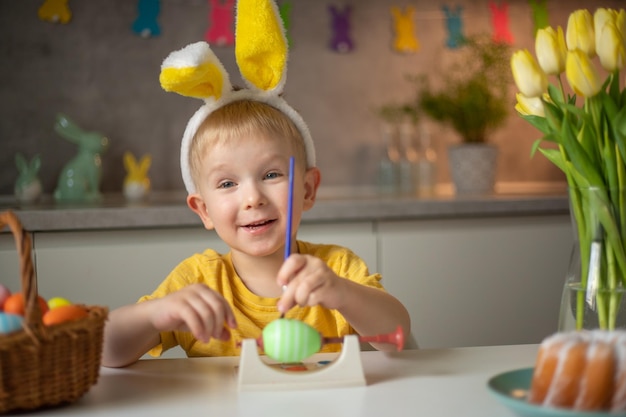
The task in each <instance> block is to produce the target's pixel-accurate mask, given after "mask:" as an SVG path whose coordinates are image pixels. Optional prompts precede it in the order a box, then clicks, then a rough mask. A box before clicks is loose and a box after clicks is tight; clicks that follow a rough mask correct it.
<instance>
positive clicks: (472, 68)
mask: <svg viewBox="0 0 626 417" xmlns="http://www.w3.org/2000/svg"><path fill="white" fill-rule="evenodd" d="M460 49H461V50H460V51H459V53H460V56H459V59H458V60H457V61H456V62H455V63H454V64H452V65H451V66H450V67H449V68H447V69H446V70H445V71H444V72H443V73H442V74H441V88H440V89H438V90H435V89H434V88H433V87H432V85H431V83H430V80H429V79H428V77H426V76H418V77H413V81H415V82H416V83H417V85H418V95H417V99H416V101H417V102H416V107H417V108H418V109H420V110H421V111H422V112H423V113H424V114H426V115H427V116H429V117H430V118H431V119H433V120H435V121H437V122H440V123H444V124H446V125H448V126H450V127H452V128H453V129H454V130H455V131H456V132H457V133H458V134H459V136H460V137H461V140H462V143H461V144H460V145H455V146H450V147H449V150H448V157H449V161H450V169H451V174H452V180H453V182H454V184H455V187H456V191H457V193H461V194H467V193H487V192H491V191H493V186H494V183H495V168H496V159H497V153H498V152H497V148H496V147H495V146H494V145H492V144H489V143H488V139H489V135H490V133H491V132H492V131H493V130H494V129H496V128H498V127H500V126H501V125H502V124H503V123H504V122H505V121H506V118H507V116H508V114H509V107H510V106H511V103H512V102H511V100H510V99H509V93H508V90H509V85H510V81H511V80H510V69H509V59H510V55H511V54H510V47H509V46H508V45H507V44H505V43H498V42H494V41H492V40H491V38H490V37H488V36H487V35H477V36H474V37H468V38H466V40H465V42H464V44H463V45H462V46H461V48H460Z"/></svg>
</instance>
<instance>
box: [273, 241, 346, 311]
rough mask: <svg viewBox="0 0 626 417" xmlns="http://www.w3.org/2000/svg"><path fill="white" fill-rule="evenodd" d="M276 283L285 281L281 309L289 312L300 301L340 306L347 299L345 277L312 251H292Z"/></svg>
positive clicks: (328, 306) (332, 306) (279, 303)
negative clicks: (309, 252) (302, 253)
mask: <svg viewBox="0 0 626 417" xmlns="http://www.w3.org/2000/svg"><path fill="white" fill-rule="evenodd" d="M277 283H278V285H279V286H283V285H286V287H285V292H284V293H283V295H282V296H281V298H280V301H279V302H278V310H279V311H280V312H282V313H284V312H287V311H288V310H289V309H291V308H292V307H293V306H295V305H296V304H298V305H299V306H301V307H304V306H311V307H312V306H316V305H318V304H319V305H322V306H324V307H326V308H329V309H339V308H340V307H341V302H342V300H343V299H344V297H343V292H344V288H345V285H344V284H345V280H344V279H342V278H340V277H338V276H337V274H335V272H333V270H332V269H330V268H329V267H328V265H326V263H324V262H323V261H322V260H321V259H319V258H316V257H315V256H311V255H300V254H296V253H294V254H292V255H291V256H289V258H287V260H286V261H285V263H284V264H283V266H282V267H281V268H280V271H278V277H277Z"/></svg>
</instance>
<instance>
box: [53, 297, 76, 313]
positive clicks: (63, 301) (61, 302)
mask: <svg viewBox="0 0 626 417" xmlns="http://www.w3.org/2000/svg"><path fill="white" fill-rule="evenodd" d="M70 304H72V302H71V301H70V300H68V299H67V298H63V297H52V298H50V299H49V300H48V307H49V308H50V310H52V309H54V308H57V307H61V306H68V305H70Z"/></svg>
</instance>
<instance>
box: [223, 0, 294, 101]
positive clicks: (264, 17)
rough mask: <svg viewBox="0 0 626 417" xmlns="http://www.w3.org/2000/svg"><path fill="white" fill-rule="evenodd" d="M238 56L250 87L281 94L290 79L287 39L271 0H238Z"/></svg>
mask: <svg viewBox="0 0 626 417" xmlns="http://www.w3.org/2000/svg"><path fill="white" fill-rule="evenodd" d="M235 39H236V42H235V56H236V58H237V65H238V66H239V71H240V72H241V75H242V77H243V79H244V81H245V82H246V84H247V85H248V87H250V88H256V89H259V90H261V91H268V92H270V91H271V92H272V93H275V94H280V93H281V92H282V90H283V87H284V86H285V81H286V79H287V50H288V49H287V46H288V45H287V37H286V36H285V29H284V28H283V21H282V19H281V17H280V13H279V12H278V8H277V7H276V4H275V3H274V2H273V1H270V0H239V2H238V4H237V27H236V30H235Z"/></svg>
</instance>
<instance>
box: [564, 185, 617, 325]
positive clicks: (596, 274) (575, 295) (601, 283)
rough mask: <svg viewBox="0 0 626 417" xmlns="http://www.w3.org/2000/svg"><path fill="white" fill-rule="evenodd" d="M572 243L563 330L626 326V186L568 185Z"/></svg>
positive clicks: (565, 293) (565, 286)
mask: <svg viewBox="0 0 626 417" xmlns="http://www.w3.org/2000/svg"><path fill="white" fill-rule="evenodd" d="M569 204H570V215H571V219H572V227H573V231H574V247H573V248H572V255H571V257H570V263H569V268H568V272H567V276H566V280H565V285H564V288H563V296H562V300H561V311H560V315H559V328H558V330H559V331H569V330H582V329H606V330H614V329H619V328H626V300H624V291H625V289H626V285H625V279H626V255H625V251H624V247H625V244H626V242H624V236H626V190H622V189H620V190H612V189H606V188H600V187H588V188H570V189H569Z"/></svg>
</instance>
